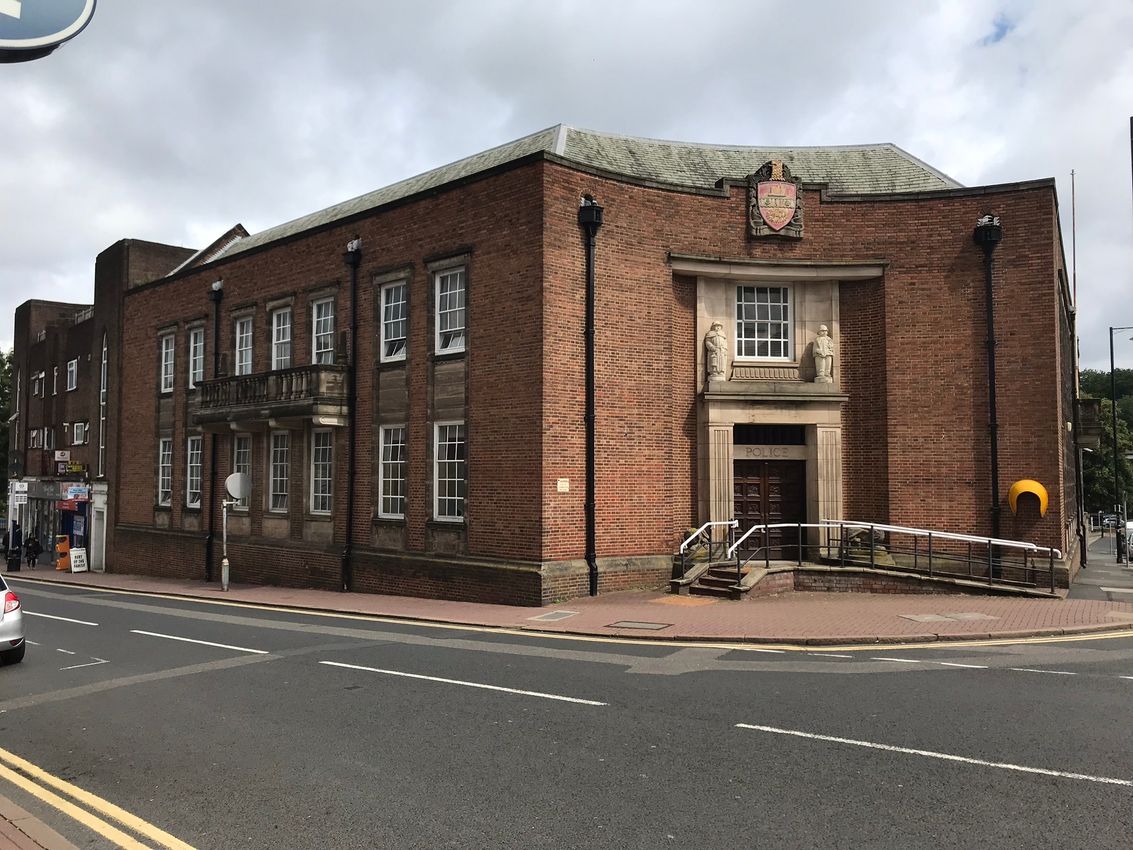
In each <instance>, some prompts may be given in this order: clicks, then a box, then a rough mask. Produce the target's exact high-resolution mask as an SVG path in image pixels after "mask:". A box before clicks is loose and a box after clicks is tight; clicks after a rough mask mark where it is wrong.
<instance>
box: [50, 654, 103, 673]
mask: <svg viewBox="0 0 1133 850" xmlns="http://www.w3.org/2000/svg"><path fill="white" fill-rule="evenodd" d="M91 658H94V656H93V655H92V656H91ZM109 663H110V662H109V661H107V660H106V659H105V658H94V661H90V662H87V663H86V664H72V665H71V666H70V667H60V668H59V669H60V670H78V669H79V668H80V667H97V666H98V665H99V664H109Z"/></svg>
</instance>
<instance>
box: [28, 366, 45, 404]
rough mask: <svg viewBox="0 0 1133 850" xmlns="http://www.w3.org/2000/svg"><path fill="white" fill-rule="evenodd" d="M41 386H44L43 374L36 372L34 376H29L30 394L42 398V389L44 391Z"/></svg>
mask: <svg viewBox="0 0 1133 850" xmlns="http://www.w3.org/2000/svg"><path fill="white" fill-rule="evenodd" d="M43 385H44V373H43V372H36V373H35V374H34V375H32V376H31V394H32V395H33V396H37V397H40V398H42V397H43V389H44V386H43Z"/></svg>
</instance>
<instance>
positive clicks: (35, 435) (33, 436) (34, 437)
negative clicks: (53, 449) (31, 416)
mask: <svg viewBox="0 0 1133 850" xmlns="http://www.w3.org/2000/svg"><path fill="white" fill-rule="evenodd" d="M42 439H43V431H41V430H40V429H39V428H32V429H31V430H30V431H28V448H29V449H40V448H43V444H42Z"/></svg>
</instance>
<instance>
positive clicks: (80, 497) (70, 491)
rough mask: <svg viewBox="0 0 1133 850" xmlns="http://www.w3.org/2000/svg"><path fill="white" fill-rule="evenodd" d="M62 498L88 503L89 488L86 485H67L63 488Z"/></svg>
mask: <svg viewBox="0 0 1133 850" xmlns="http://www.w3.org/2000/svg"><path fill="white" fill-rule="evenodd" d="M63 498H64V499H70V500H71V501H75V502H89V501H90V487H88V486H87V485H86V484H67V485H65V486H64V487H63Z"/></svg>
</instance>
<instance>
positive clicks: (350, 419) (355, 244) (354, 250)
mask: <svg viewBox="0 0 1133 850" xmlns="http://www.w3.org/2000/svg"><path fill="white" fill-rule="evenodd" d="M342 259H343V260H345V262H346V265H348V266H350V353H349V355H348V357H349V360H348V368H347V371H346V419H347V425H346V544H345V545H344V546H343V548H342V564H341V573H342V576H341V577H342V589H343V590H344V591H348V590H350V587H351V585H352V584H353V583H354V566H353V564H351V562H350V555H351V551H350V550H351V547H352V546H353V542H354V466H355V453H354V442H355V439H354V438H355V429H356V420H357V416H356V414H355V412H354V409H355V407H357V401H358V399H357V396H358V393H357V380H356V379H355V373H356V371H357V369H358V364H357V354H358V343H357V339H358V266H359V265H360V264H361V262H362V240H361V239H352V240H351V241H350V242H348V243H347V245H346V252H345V253H344V254H343V255H342Z"/></svg>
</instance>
